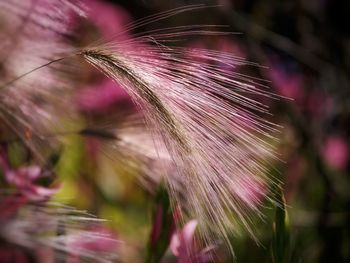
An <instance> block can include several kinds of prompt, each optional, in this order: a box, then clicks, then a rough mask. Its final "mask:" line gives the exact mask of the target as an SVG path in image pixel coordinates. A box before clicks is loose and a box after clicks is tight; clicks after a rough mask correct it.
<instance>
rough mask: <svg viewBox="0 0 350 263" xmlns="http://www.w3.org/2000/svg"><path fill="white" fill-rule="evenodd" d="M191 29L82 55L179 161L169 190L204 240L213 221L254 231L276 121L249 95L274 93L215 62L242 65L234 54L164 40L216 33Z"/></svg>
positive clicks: (175, 162) (221, 226) (94, 49)
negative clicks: (131, 103)
mask: <svg viewBox="0 0 350 263" xmlns="http://www.w3.org/2000/svg"><path fill="white" fill-rule="evenodd" d="M175 12H176V11H174V13H175ZM194 28H195V29H193V28H189V30H188V31H183V28H181V30H182V31H181V32H177V31H176V29H174V30H173V31H172V32H170V33H164V32H162V31H161V30H160V31H159V32H157V33H155V34H153V35H147V36H139V37H137V38H135V39H131V40H128V41H124V42H123V41H116V42H109V43H106V44H101V45H98V46H95V47H89V48H86V49H84V50H83V51H82V52H81V55H82V56H83V57H84V58H85V59H86V60H87V61H88V62H89V63H91V64H92V65H94V66H95V67H96V68H98V69H100V70H101V71H103V72H104V73H105V74H106V75H107V76H108V77H110V78H112V79H114V80H115V81H116V82H117V83H118V84H121V85H122V86H123V87H124V89H125V90H126V91H127V92H128V93H129V94H130V96H131V97H132V98H133V99H134V101H135V103H136V104H137V105H139V106H140V108H141V109H142V110H141V111H142V112H143V113H144V116H145V122H146V126H147V127H148V128H149V129H150V130H151V131H152V134H153V141H154V147H156V149H157V147H159V148H162V147H164V148H165V149H166V152H167V154H168V156H169V159H171V162H170V163H172V165H175V167H176V169H175V170H172V171H171V173H172V175H169V172H168V171H166V169H164V170H163V172H164V173H165V174H166V176H165V178H166V179H168V180H167V182H168V185H169V187H170V191H171V192H172V193H173V195H174V196H173V197H174V199H175V200H176V201H177V202H178V203H179V205H180V206H181V207H182V208H183V209H184V211H186V213H187V215H188V216H189V217H190V218H199V219H200V224H201V226H202V227H203V229H204V233H205V232H206V234H204V238H205V239H208V240H209V239H210V236H211V234H210V229H211V228H212V227H211V226H213V225H214V226H215V227H217V228H218V229H219V232H221V234H224V235H226V233H227V231H228V230H232V229H237V227H238V225H243V226H244V227H245V228H246V229H248V231H249V232H250V233H251V234H252V235H253V236H254V234H253V230H252V221H251V218H250V215H251V213H256V212H257V211H259V206H260V205H261V203H262V200H263V199H264V198H262V197H265V196H266V194H267V193H268V191H269V190H268V189H269V184H270V183H271V180H269V179H268V176H267V174H268V170H267V169H268V166H267V163H266V160H267V159H274V158H275V155H274V152H273V147H272V146H271V144H272V143H273V140H274V138H273V136H272V135H271V134H272V133H273V132H275V131H277V126H275V125H273V124H272V123H270V122H268V121H265V120H264V119H263V118H262V117H261V116H262V115H264V114H267V113H268V109H267V107H265V106H264V105H263V104H262V103H260V102H259V101H258V100H256V99H253V96H254V97H255V98H256V97H259V96H260V97H274V96H273V95H272V94H270V93H269V92H268V91H266V90H264V89H263V88H261V87H259V83H255V82H254V81H253V80H252V79H250V78H248V77H246V76H242V75H239V74H235V73H232V72H230V71H228V70H225V69H222V68H221V67H219V66H218V65H217V64H218V62H219V61H222V59H223V57H224V58H225V61H226V63H227V64H229V65H243V64H245V62H244V61H243V60H240V59H238V58H236V57H234V56H233V55H231V54H226V53H220V52H217V51H210V50H201V49H186V48H178V47H171V46H163V45H162V41H164V40H167V41H168V40H169V39H171V38H173V37H178V36H185V35H189V34H191V33H193V34H201V33H202V34H219V33H218V32H215V31H205V30H203V29H198V28H196V27H194ZM155 43H156V44H155ZM198 61H202V62H198ZM164 148H162V149H161V150H160V151H161V152H162V153H164ZM162 155H163V156H164V154H162ZM174 174H176V175H175V176H174ZM174 177H175V178H176V179H175V180H174V179H173V178H174ZM179 184H180V185H181V190H180V191H179ZM271 201H272V200H271Z"/></svg>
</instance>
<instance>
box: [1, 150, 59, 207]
mask: <svg viewBox="0 0 350 263" xmlns="http://www.w3.org/2000/svg"><path fill="white" fill-rule="evenodd" d="M0 169H1V170H2V171H3V173H4V177H5V180H6V181H7V183H9V184H10V185H13V186H16V188H17V190H18V191H19V193H20V194H22V195H23V196H24V197H26V198H28V199H29V200H31V201H40V200H46V199H47V198H49V197H50V196H51V195H52V194H54V193H56V192H57V190H58V187H53V188H47V187H43V186H40V185H37V184H36V181H37V180H38V179H40V178H43V177H46V176H48V174H45V173H44V172H43V170H42V169H41V168H40V167H39V166H24V167H20V168H17V169H13V168H11V166H10V164H9V162H8V159H7V156H6V154H5V152H4V150H3V149H2V150H1V153H0Z"/></svg>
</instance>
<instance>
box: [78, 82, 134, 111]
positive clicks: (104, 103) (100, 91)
mask: <svg viewBox="0 0 350 263" xmlns="http://www.w3.org/2000/svg"><path fill="white" fill-rule="evenodd" d="M77 104H78V108H79V109H80V110H81V111H94V112H100V111H103V110H105V109H107V108H109V107H111V106H113V105H119V106H123V107H126V108H131V107H133V104H132V102H131V99H130V96H129V95H128V94H127V92H126V91H125V90H124V89H122V88H121V87H120V86H119V85H118V84H117V83H115V82H114V81H112V80H110V79H104V80H103V81H102V82H100V83H98V84H96V85H93V86H88V87H86V88H84V89H82V91H81V93H80V94H79V97H78V99H77Z"/></svg>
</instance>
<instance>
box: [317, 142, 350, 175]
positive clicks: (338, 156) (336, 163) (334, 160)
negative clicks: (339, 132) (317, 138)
mask: <svg viewBox="0 0 350 263" xmlns="http://www.w3.org/2000/svg"><path fill="white" fill-rule="evenodd" d="M322 153H323V158H324V159H325V161H326V162H327V164H328V165H329V166H331V167H332V168H335V169H339V170H341V169H344V168H345V167H346V165H347V164H348V160H349V150H348V145H347V143H346V142H345V140H344V138H342V137H340V136H330V137H328V138H327V139H326V142H325V144H324V147H323V152H322Z"/></svg>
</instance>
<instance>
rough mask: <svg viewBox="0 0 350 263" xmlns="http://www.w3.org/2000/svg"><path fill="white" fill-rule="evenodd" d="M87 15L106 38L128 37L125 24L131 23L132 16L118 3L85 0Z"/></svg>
mask: <svg viewBox="0 0 350 263" xmlns="http://www.w3.org/2000/svg"><path fill="white" fill-rule="evenodd" d="M84 3H85V5H86V6H87V8H88V10H87V16H88V17H89V20H90V21H91V22H93V23H94V24H95V25H96V27H97V28H98V30H99V31H100V32H101V34H102V36H103V37H104V38H106V39H107V38H111V37H116V36H117V37H118V39H120V38H123V39H125V38H127V37H128V35H127V33H128V32H125V26H126V25H127V24H128V23H130V22H131V21H132V20H131V17H130V15H129V14H128V13H127V11H126V10H124V9H123V8H121V7H119V6H117V5H116V4H111V3H107V2H106V1H101V0H85V2H84Z"/></svg>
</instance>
